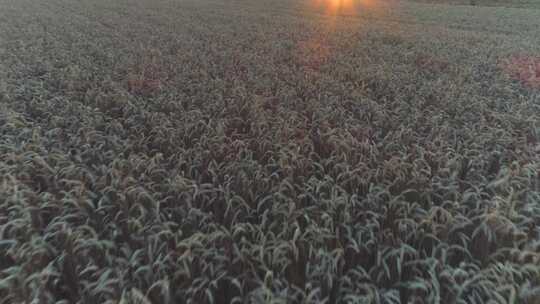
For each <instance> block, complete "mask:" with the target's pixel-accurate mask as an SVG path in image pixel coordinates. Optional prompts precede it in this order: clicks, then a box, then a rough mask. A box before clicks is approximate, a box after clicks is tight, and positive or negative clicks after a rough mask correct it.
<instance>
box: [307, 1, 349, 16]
mask: <svg viewBox="0 0 540 304" xmlns="http://www.w3.org/2000/svg"><path fill="white" fill-rule="evenodd" d="M314 1H315V5H316V6H318V7H321V8H323V9H324V11H325V12H326V13H330V14H336V13H345V12H350V11H352V10H353V9H354V6H355V2H356V1H355V0H314Z"/></svg>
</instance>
